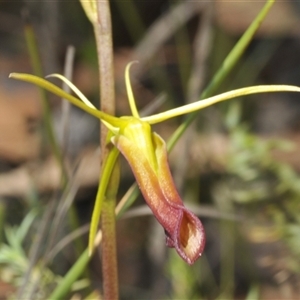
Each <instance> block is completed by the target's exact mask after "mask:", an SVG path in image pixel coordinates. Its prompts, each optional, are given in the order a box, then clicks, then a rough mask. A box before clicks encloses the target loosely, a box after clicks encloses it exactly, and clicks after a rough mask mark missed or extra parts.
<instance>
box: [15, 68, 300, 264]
mask: <svg viewBox="0 0 300 300" xmlns="http://www.w3.org/2000/svg"><path fill="white" fill-rule="evenodd" d="M130 65H131V64H129V65H128V66H127V68H126V71H125V81H126V87H127V92H128V98H129V104H130V107H131V111H132V116H131V117H120V118H117V117H114V116H110V115H108V114H105V113H104V112H102V111H99V110H97V109H96V108H95V107H94V106H93V105H92V104H91V103H90V102H89V101H88V100H87V99H86V98H85V97H84V96H83V95H82V94H81V92H80V91H79V90H78V89H77V88H76V87H75V86H74V85H73V84H72V83H71V82H69V81H68V80H67V79H66V78H65V77H63V76H61V75H58V74H54V75H52V76H54V77H58V78H60V79H61V80H63V81H64V82H65V83H67V84H68V85H69V86H70V87H71V89H72V90H73V91H74V92H75V93H76V94H77V96H78V97H79V99H78V98H76V97H74V96H72V95H70V94H67V93H66V92H64V91H63V90H62V89H60V88H58V87H57V86H55V85H53V84H52V83H50V82H48V81H46V80H44V79H41V78H39V77H36V76H33V75H29V74H19V73H13V74H11V75H10V77H11V78H15V79H19V80H23V81H27V82H31V83H34V84H36V85H38V86H40V87H42V88H45V89H47V90H49V91H51V92H53V93H54V94H56V95H58V96H60V97H62V98H64V99H66V100H68V101H70V102H71V103H73V104H74V105H76V106H78V107H79V108H81V109H83V110H85V111H86V112H88V113H90V114H91V115H93V116H95V117H97V118H99V119H100V120H101V121H102V122H103V123H104V124H105V125H106V126H107V127H108V129H109V130H110V140H109V142H111V143H112V144H113V145H114V146H115V147H116V148H114V149H112V150H111V153H112V155H111V156H108V159H107V162H108V165H109V164H113V163H114V161H115V159H116V156H117V155H115V153H116V149H117V150H118V151H120V152H121V153H122V154H123V156H124V157H125V158H126V160H127V161H128V163H129V165H130V167H131V169H132V172H133V173H134V176H135V179H136V181H137V183H138V186H139V188H140V190H141V192H142V194H143V196H144V198H145V200H146V202H147V204H148V206H149V207H150V208H151V210H152V212H153V214H154V216H155V218H156V219H157V220H158V222H159V223H160V224H161V225H162V227H163V228H164V230H165V234H166V244H167V246H169V247H174V248H175V249H176V251H177V252H178V254H179V255H180V257H182V259H184V260H185V261H186V262H187V263H188V264H193V263H194V262H195V261H196V260H197V258H198V257H199V256H200V255H201V254H202V252H203V250H204V245H205V233H204V229H203V226H202V223H201V222H200V220H199V219H198V217H197V216H196V215H195V214H193V213H192V212H191V211H189V210H188V209H187V208H186V207H185V206H184V204H183V202H182V200H181V198H180V196H179V194H178V192H177V190H176V187H175V185H174V182H173V179H172V175H171V172H170V168H169V164H168V156H167V147H166V143H165V142H164V140H163V139H162V138H161V137H160V136H159V135H158V134H156V133H154V132H153V131H152V129H151V125H152V124H155V123H159V122H162V121H164V120H167V119H169V118H173V117H176V116H179V115H183V114H187V113H191V112H194V111H197V110H200V109H202V108H205V107H207V106H210V105H212V104H215V103H218V102H221V101H225V100H228V99H231V98H234V97H239V96H244V95H249V94H255V93H265V92H279V91H290V92H300V88H299V87H296V86H288V85H269V86H253V87H246V88H241V89H237V90H233V91H229V92H226V93H223V94H220V95H217V96H214V97H210V98H207V99H204V100H200V101H197V102H195V103H192V104H188V105H184V106H181V107H178V108H175V109H171V110H169V111H166V112H164V113H159V114H155V115H152V116H148V117H140V116H139V114H138V111H137V109H136V105H135V101H134V98H133V93H132V90H131V86H130V81H129V68H130ZM110 166H111V165H110ZM107 169H109V168H107ZM105 170H106V168H105V167H104V173H103V174H102V178H101V181H100V186H99V191H100V193H99V191H98V194H99V195H100V197H97V199H96V203H95V207H94V211H93V216H92V222H91V230H90V238H89V250H90V254H91V253H92V250H93V247H94V239H95V235H96V230H97V227H98V222H99V218H100V214H101V203H102V201H103V199H102V198H103V197H102V196H104V193H105V189H106V187H107V182H108V176H110V173H109V172H107V173H106V172H105ZM107 174H108V175H107ZM106 175H107V176H106ZM104 201H105V200H104Z"/></svg>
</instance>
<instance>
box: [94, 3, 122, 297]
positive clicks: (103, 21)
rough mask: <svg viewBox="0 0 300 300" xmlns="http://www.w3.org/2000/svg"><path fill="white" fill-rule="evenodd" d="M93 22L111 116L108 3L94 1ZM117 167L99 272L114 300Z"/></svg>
mask: <svg viewBox="0 0 300 300" xmlns="http://www.w3.org/2000/svg"><path fill="white" fill-rule="evenodd" d="M97 16H98V18H97V22H95V23H94V29H95V36H96V44H97V52H98V60H99V75H100V107H101V110H102V111H103V112H106V113H109V114H110V115H114V114H115V90H114V73H113V47H112V29H111V15H110V7H109V1H108V0H104V1H97ZM100 134H101V136H100V141H101V161H102V162H104V161H105V158H106V156H107V154H108V151H109V149H108V147H107V143H106V139H107V129H106V127H105V126H103V125H101V130H100ZM118 173H119V171H118V166H117V164H116V165H115V169H114V171H113V173H112V176H111V179H110V182H109V184H108V187H107V192H106V195H105V196H106V197H105V199H104V201H103V209H102V219H101V221H102V223H101V224H102V234H103V242H102V273H103V289H104V299H107V300H110V299H113V300H115V299H118V271H117V258H116V237H115V199H116V193H117V189H118V185H119V175H118Z"/></svg>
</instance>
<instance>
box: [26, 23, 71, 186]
mask: <svg viewBox="0 0 300 300" xmlns="http://www.w3.org/2000/svg"><path fill="white" fill-rule="evenodd" d="M24 31H25V39H26V43H27V48H28V52H29V56H30V59H31V64H32V68H33V72H34V74H35V75H37V76H39V77H43V70H42V65H41V60H40V56H39V53H38V47H37V43H36V38H35V34H34V31H33V28H32V26H31V25H30V24H29V23H26V24H25V27H24ZM39 90H40V94H41V99H42V107H43V120H44V125H45V129H46V134H47V136H48V139H49V142H50V146H51V148H52V151H53V154H54V156H55V158H56V160H57V162H58V163H59V165H60V169H61V172H62V186H63V187H65V186H66V183H67V172H66V169H65V166H64V163H63V158H62V153H61V151H60V149H59V146H58V143H57V140H56V137H55V134H54V129H53V124H52V116H51V110H50V107H49V101H48V99H47V93H46V92H45V90H44V89H42V88H40V89H39Z"/></svg>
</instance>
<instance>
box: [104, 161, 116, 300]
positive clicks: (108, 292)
mask: <svg viewBox="0 0 300 300" xmlns="http://www.w3.org/2000/svg"><path fill="white" fill-rule="evenodd" d="M119 177H120V171H119V163H118V161H117V162H116V164H115V166H114V170H113V173H112V175H111V178H110V182H109V184H108V186H107V193H106V197H105V199H104V202H103V207H102V216H101V218H102V219H101V224H102V273H103V290H104V299H107V300H110V299H111V300H116V299H118V294H119V288H118V271H117V270H118V268H117V249H116V218H115V206H116V196H117V191H118V186H119Z"/></svg>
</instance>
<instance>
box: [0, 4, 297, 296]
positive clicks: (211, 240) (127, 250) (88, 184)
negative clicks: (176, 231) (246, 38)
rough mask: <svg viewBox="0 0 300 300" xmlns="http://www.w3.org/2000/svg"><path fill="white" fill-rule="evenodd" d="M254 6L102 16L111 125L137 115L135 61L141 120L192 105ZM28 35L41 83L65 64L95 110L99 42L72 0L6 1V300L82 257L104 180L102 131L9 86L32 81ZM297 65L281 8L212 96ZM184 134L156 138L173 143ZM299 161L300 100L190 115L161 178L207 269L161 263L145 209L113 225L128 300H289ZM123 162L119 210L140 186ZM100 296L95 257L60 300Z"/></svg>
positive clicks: (0, 246)
mask: <svg viewBox="0 0 300 300" xmlns="http://www.w3.org/2000/svg"><path fill="white" fill-rule="evenodd" d="M263 5H264V2H262V1H258V2H247V1H233V2H228V1H223V0H216V1H170V0H169V1H167V0H157V1H135V0H127V1H121V0H117V1H111V14H112V27H113V43H114V57H115V60H114V71H115V87H116V97H117V115H118V116H121V115H128V114H130V110H129V105H128V101H127V96H126V91H125V86H124V70H125V67H126V65H127V63H128V62H130V61H132V60H138V61H139V62H140V63H139V64H138V65H134V66H133V67H132V74H131V77H132V84H133V90H134V94H135V99H136V101H137V105H138V108H139V109H140V111H141V112H142V113H144V114H145V115H148V114H151V113H155V112H160V111H164V110H167V109H170V108H173V107H176V106H180V105H183V104H185V103H190V102H193V101H197V100H199V98H200V94H201V92H202V91H203V89H204V88H205V87H206V86H207V84H208V83H209V81H210V79H211V78H212V76H213V75H214V74H215V72H216V71H217V70H218V68H219V67H220V66H221V64H222V62H223V60H224V58H225V57H226V55H227V54H228V53H229V51H230V50H231V49H232V48H233V46H234V45H235V43H236V42H237V41H238V39H239V38H240V36H241V35H242V34H243V33H244V32H245V30H246V29H247V28H248V26H249V25H250V23H251V21H252V20H253V19H254V18H255V16H256V15H257V13H258V12H259V10H260V9H261V8H262V7H263ZM26 34H27V36H28V34H29V35H30V34H33V36H34V38H35V39H36V41H37V47H38V52H39V55H40V59H41V62H42V70H43V74H44V75H47V74H51V73H64V72H65V71H64V66H65V64H66V63H65V61H66V57H67V58H68V57H69V58H70V57H71V61H72V62H71V63H69V66H71V67H72V68H73V71H72V72H71V75H72V76H71V77H72V82H74V84H75V85H76V86H77V87H78V88H79V89H80V90H81V91H82V92H83V94H85V95H86V96H87V97H88V99H90V100H91V101H92V102H93V103H94V104H95V105H96V106H97V105H98V103H99V96H98V95H99V89H98V82H99V81H98V69H97V53H96V48H95V41H94V33H93V29H92V26H91V24H90V23H89V21H88V20H87V18H86V16H85V14H84V12H83V9H82V7H81V5H80V3H79V1H75V0H74V1H47V0H41V1H26V0H24V1H11V2H9V1H0V171H1V173H0V299H9V297H12V298H13V299H14V297H15V298H18V296H19V297H20V295H25V294H24V293H25V292H26V293H27V294H26V295H27V296H28V299H47V295H49V294H50V292H51V291H52V290H53V288H54V287H55V285H56V284H57V283H58V282H59V281H60V280H61V278H62V277H63V276H64V274H65V273H66V272H67V270H68V269H69V268H70V266H72V264H73V263H74V262H75V261H76V259H77V258H78V257H79V255H80V253H81V252H82V250H83V249H85V247H86V245H87V233H88V224H89V222H90V217H91V212H92V209H93V204H94V199H95V194H96V191H97V183H98V175H99V164H100V161H99V157H100V156H99V149H98V147H99V146H98V145H99V123H98V120H96V119H95V118H93V117H91V116H89V115H87V114H86V113H83V112H82V111H79V110H78V109H77V108H74V107H72V106H68V105H67V106H66V105H65V104H63V103H64V102H62V101H61V99H58V98H57V97H54V96H53V95H50V94H49V95H46V97H47V98H48V102H47V103H49V115H48V119H47V120H48V121H45V116H44V112H45V107H44V104H43V103H44V102H43V101H42V99H41V98H42V97H43V95H41V92H40V91H39V90H38V89H37V88H36V87H34V86H32V85H29V84H25V83H22V82H20V81H16V80H12V79H8V75H9V74H10V73H11V72H25V73H33V65H34V62H32V60H31V59H30V55H29V51H28V47H27V42H26V38H25V36H26ZM27 41H28V39H27ZM70 46H73V48H71V50H70ZM67 49H69V52H68V51H67ZM72 51H75V52H74V53H75V54H74V57H73V58H72V54H70V53H72ZM67 53H69V55H67ZM299 53H300V6H299V3H298V2H294V1H284V2H281V1H280V2H278V3H275V5H274V6H273V8H272V9H271V11H270V13H269V15H268V16H267V18H266V20H265V21H264V22H263V24H262V26H261V28H260V30H259V31H258V33H257V35H256V37H255V39H254V40H253V42H252V43H251V45H250V46H249V48H248V49H247V51H246V53H245V55H244V56H243V57H242V59H241V61H240V62H239V63H238V65H237V66H236V67H235V69H234V70H233V72H232V73H231V74H230V75H229V76H228V77H227V78H226V80H225V81H224V83H223V84H222V85H221V86H220V87H219V89H218V93H220V92H225V91H229V90H231V89H234V88H240V87H245V86H250V85H259V84H290V85H297V86H300V68H299V67H300V56H299ZM56 83H57V84H60V83H59V82H56ZM44 96H45V95H44ZM183 119H184V118H183V117H181V118H176V119H174V120H171V121H167V122H165V123H163V124H160V125H156V126H154V130H155V131H157V132H158V133H159V134H160V135H161V136H162V137H164V138H165V139H166V140H167V139H168V137H170V135H171V134H172V133H173V132H174V131H175V130H176V128H177V127H178V126H179V125H180V124H181V122H182V121H183ZM49 120H50V121H51V122H50V121H49ZM49 122H50V123H51V127H52V128H53V133H54V136H53V137H52V138H53V139H54V140H55V141H57V144H58V148H59V149H61V150H60V151H61V157H62V163H61V164H58V163H57V160H56V159H55V153H54V152H53V139H52V142H51V138H49V128H48V127H49ZM47 128H48V129H47ZM47 130H48V131H47ZM299 149H300V98H299V95H297V94H292V93H289V94H288V93H276V94H260V95H252V96H247V97H245V99H236V100H231V101H229V102H227V103H221V104H218V105H215V106H213V107H210V108H207V109H204V110H203V111H201V112H199V114H198V117H197V119H196V121H195V122H194V123H193V124H192V125H191V126H190V128H189V129H188V130H187V132H186V133H185V134H184V136H183V137H182V138H181V140H180V141H179V142H178V143H177V144H176V146H175V148H174V150H173V151H172V153H171V154H170V164H171V169H172V173H173V175H174V179H175V182H176V185H177V187H178V189H179V191H180V194H181V195H182V197H183V199H184V202H185V204H186V205H187V207H189V208H190V209H191V210H192V211H194V212H195V213H196V214H197V215H198V216H199V217H200V218H201V220H202V222H203V223H204V226H205V230H206V235H207V245H206V248H205V251H204V254H203V256H202V257H201V258H200V259H199V260H198V261H197V262H196V263H195V264H194V265H193V266H192V267H190V266H187V265H186V264H185V263H184V262H183V261H181V259H180V258H179V257H178V256H177V254H176V252H175V250H173V249H168V248H166V246H165V237H164V232H163V229H162V228H161V227H160V226H159V225H158V224H157V222H156V220H155V219H154V217H153V216H152V215H151V213H150V212H149V210H148V209H147V207H146V206H145V203H144V200H143V199H142V197H141V196H140V197H139V198H138V200H137V201H136V202H135V204H134V205H133V207H132V208H130V210H129V211H128V212H127V213H126V214H125V215H124V216H123V217H122V218H121V219H120V220H118V226H117V234H118V241H117V242H118V261H119V278H120V297H121V299H275V298H276V299H298V298H299V296H298V295H299V294H300V291H299V289H300V274H299V273H300V252H299V249H300V210H299V208H300V205H299V200H300V177H299V171H300V158H299ZM121 161H122V178H121V179H122V180H121V186H120V189H119V194H120V196H119V197H120V198H121V197H122V196H123V195H124V193H125V192H126V191H127V190H128V188H129V187H130V186H131V184H132V183H133V182H134V178H133V175H132V173H131V171H130V169H129V167H128V165H127V163H126V162H125V161H124V160H123V159H122V160H121ZM62 169H65V170H67V171H66V172H67V174H68V176H67V178H68V180H67V181H66V185H65V188H64V189H63V190H62V189H61V171H62ZM97 290H99V291H101V264H100V260H99V258H94V259H93V261H92V263H91V264H90V266H89V268H88V269H87V270H86V272H85V273H84V274H83V275H82V278H81V279H80V280H78V281H77V282H76V284H75V285H74V288H73V290H72V292H71V293H70V294H69V298H68V299H87V298H85V297H86V296H87V295H89V294H90V293H91V292H93V291H94V293H95V294H94V296H95V295H96V291H97ZM13 295H14V296H13ZM95 298H96V296H95ZM95 298H94V299H95ZM91 299H92V298H91Z"/></svg>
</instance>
